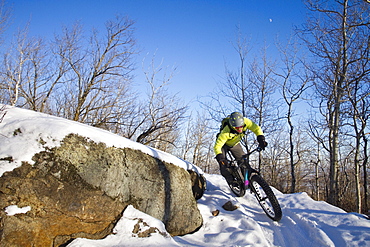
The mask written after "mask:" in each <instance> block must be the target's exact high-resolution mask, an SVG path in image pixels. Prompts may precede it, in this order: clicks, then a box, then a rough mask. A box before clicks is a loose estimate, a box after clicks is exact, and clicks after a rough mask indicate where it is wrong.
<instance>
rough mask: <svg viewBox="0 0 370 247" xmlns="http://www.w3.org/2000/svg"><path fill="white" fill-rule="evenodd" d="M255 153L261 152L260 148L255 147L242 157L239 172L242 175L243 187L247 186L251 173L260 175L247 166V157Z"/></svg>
mask: <svg viewBox="0 0 370 247" xmlns="http://www.w3.org/2000/svg"><path fill="white" fill-rule="evenodd" d="M256 151H257V152H261V151H262V148H260V147H257V148H255V149H253V150H252V151H250V152H248V153H247V154H245V155H244V157H243V159H244V162H243V164H242V165H241V171H242V173H243V175H244V186H245V187H248V186H249V178H250V177H251V175H252V173H257V174H258V175H260V173H259V172H258V171H257V170H255V169H253V168H252V167H251V165H250V164H249V156H250V155H251V154H253V153H254V152H256Z"/></svg>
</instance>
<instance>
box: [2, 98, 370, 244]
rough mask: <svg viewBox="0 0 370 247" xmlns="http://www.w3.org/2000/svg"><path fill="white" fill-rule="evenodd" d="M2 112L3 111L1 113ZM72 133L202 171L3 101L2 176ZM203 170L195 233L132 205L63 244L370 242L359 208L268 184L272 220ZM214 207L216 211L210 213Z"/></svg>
mask: <svg viewBox="0 0 370 247" xmlns="http://www.w3.org/2000/svg"><path fill="white" fill-rule="evenodd" d="M0 109H1V105H0ZM2 114H3V113H2V112H0V119H1V118H2ZM70 133H77V134H80V135H82V136H86V137H89V138H90V139H91V140H93V141H96V142H104V143H106V144H107V145H108V146H115V147H120V148H123V147H130V148H133V149H138V150H141V151H143V152H145V153H147V154H150V155H152V156H155V157H157V158H159V159H161V160H164V161H167V162H170V163H173V164H175V165H178V166H180V167H183V168H184V169H192V170H195V171H197V172H199V173H202V171H201V170H200V169H199V168H198V167H196V166H193V165H192V164H190V163H189V162H186V161H184V160H181V159H178V158H176V157H175V156H173V155H170V154H167V153H164V152H162V151H159V150H156V149H153V148H149V147H146V146H144V145H141V144H139V143H136V142H133V141H130V140H128V139H126V138H123V137H120V136H117V135H114V134H112V133H110V132H107V131H104V130H101V129H97V128H93V127H90V126H86V125H83V124H80V123H76V122H73V121H69V120H65V119H62V118H58V117H54V116H49V115H45V114H42V113H37V112H33V111H28V110H24V109H19V108H14V107H9V106H7V108H6V115H5V116H4V118H3V120H2V121H1V122H0V143H1V146H0V147H1V148H0V176H1V175H2V174H3V173H4V172H6V171H11V170H13V169H14V168H16V167H18V166H20V165H21V162H22V161H28V162H30V163H31V164H32V163H33V161H32V156H33V154H35V153H37V152H40V151H42V150H45V148H47V147H54V146H58V145H60V141H61V140H62V139H63V138H64V136H66V135H67V134H70ZM204 176H205V177H206V179H207V190H206V191H205V194H204V195H203V197H202V198H201V199H199V200H198V208H199V210H200V212H201V214H202V216H203V225H202V226H201V228H200V229H199V230H198V231H197V232H195V233H192V234H187V235H185V236H177V237H171V236H170V235H169V234H168V233H167V232H166V229H165V227H164V225H163V223H162V222H161V221H159V220H157V219H155V218H153V217H151V216H149V215H147V214H145V213H143V212H140V211H138V210H136V209H135V208H133V207H132V206H129V207H127V208H126V210H125V211H124V213H123V216H122V218H121V219H120V220H119V221H118V222H117V224H116V226H115V228H114V230H113V234H111V235H109V236H107V237H106V238H104V239H100V240H89V239H83V238H78V239H75V240H74V241H72V242H71V243H70V244H69V245H68V246H69V247H87V246H88V247H94V246H95V247H103V246H105V247H108V246H109V247H113V246H114V247H119V246H370V220H368V219H367V218H366V217H365V216H364V215H361V214H355V213H346V212H345V211H343V210H341V209H339V208H337V207H334V206H332V205H330V204H328V203H326V202H321V201H315V200H313V199H311V198H310V197H309V196H308V195H307V194H306V193H304V192H302V193H295V194H282V193H280V192H279V191H277V190H275V189H273V190H274V193H275V194H276V197H277V198H278V200H279V202H280V204H281V207H282V211H283V218H282V219H281V220H280V221H279V222H274V221H272V220H270V219H269V218H268V217H267V216H266V215H265V213H264V212H263V210H262V209H261V207H260V206H259V204H258V202H257V200H256V199H255V198H254V196H253V195H252V194H250V193H249V192H248V191H247V193H246V195H245V196H244V197H235V196H234V195H233V194H232V192H231V191H230V190H229V188H228V186H227V184H226V182H225V180H224V179H223V178H222V176H220V175H215V174H204ZM227 201H231V202H232V203H233V204H235V205H236V206H238V209H237V210H235V211H225V210H224V209H223V208H222V205H223V204H225V203H226V202H227ZM0 210H4V211H5V212H6V213H7V214H8V215H9V216H11V215H14V214H17V213H27V212H28V211H30V210H31V211H32V209H31V208H30V207H29V206H26V207H23V208H19V207H18V206H17V205H9V206H7V207H6V208H4V209H0ZM214 210H219V211H220V213H219V214H218V215H217V216H213V215H212V211H214ZM139 219H142V220H139ZM135 225H139V226H140V227H141V228H140V229H141V231H140V232H142V231H145V230H148V229H149V228H150V227H154V228H155V229H156V230H155V231H154V232H153V233H151V234H150V237H146V238H142V237H140V236H139V234H138V233H132V230H133V229H134V227H135Z"/></svg>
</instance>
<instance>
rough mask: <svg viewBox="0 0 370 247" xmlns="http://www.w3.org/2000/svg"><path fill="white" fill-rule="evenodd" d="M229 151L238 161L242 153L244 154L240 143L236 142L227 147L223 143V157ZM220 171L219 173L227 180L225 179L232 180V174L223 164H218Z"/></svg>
mask: <svg viewBox="0 0 370 247" xmlns="http://www.w3.org/2000/svg"><path fill="white" fill-rule="evenodd" d="M228 151H230V152H231V154H232V155H233V156H234V158H235V160H236V161H237V162H238V163H239V162H241V160H242V158H243V155H244V154H245V153H244V151H243V148H242V146H241V145H240V143H238V144H236V145H235V146H234V147H229V146H227V145H224V146H223V147H222V153H223V155H224V156H225V157H227V156H226V153H227V152H228ZM220 172H221V175H222V176H223V177H224V178H225V179H226V180H227V181H230V180H232V176H231V174H230V173H229V172H228V170H227V169H226V166H225V165H220Z"/></svg>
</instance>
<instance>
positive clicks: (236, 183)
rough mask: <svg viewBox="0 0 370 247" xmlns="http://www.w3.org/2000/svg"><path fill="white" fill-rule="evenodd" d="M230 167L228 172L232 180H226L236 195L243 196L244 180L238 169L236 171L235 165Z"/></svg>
mask: <svg viewBox="0 0 370 247" xmlns="http://www.w3.org/2000/svg"><path fill="white" fill-rule="evenodd" d="M232 169H233V168H230V170H229V171H230V174H231V175H232V177H233V180H231V181H227V183H228V185H229V187H230V189H231V191H232V192H233V193H234V194H235V195H236V196H238V197H241V196H244V195H245V186H244V180H243V179H242V178H241V176H240V174H239V172H238V171H236V170H235V169H236V168H235V167H234V169H233V170H232Z"/></svg>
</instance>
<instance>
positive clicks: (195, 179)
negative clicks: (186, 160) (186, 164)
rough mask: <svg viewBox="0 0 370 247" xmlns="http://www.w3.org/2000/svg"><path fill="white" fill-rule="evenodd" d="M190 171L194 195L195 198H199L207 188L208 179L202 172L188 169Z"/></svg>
mask: <svg viewBox="0 0 370 247" xmlns="http://www.w3.org/2000/svg"><path fill="white" fill-rule="evenodd" d="M188 172H189V174H190V178H191V183H192V191H193V196H194V198H195V200H199V199H200V198H201V197H202V196H203V194H204V191H205V190H206V188H207V182H206V179H205V177H204V176H203V175H202V174H198V173H196V172H195V171H191V170H188Z"/></svg>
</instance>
